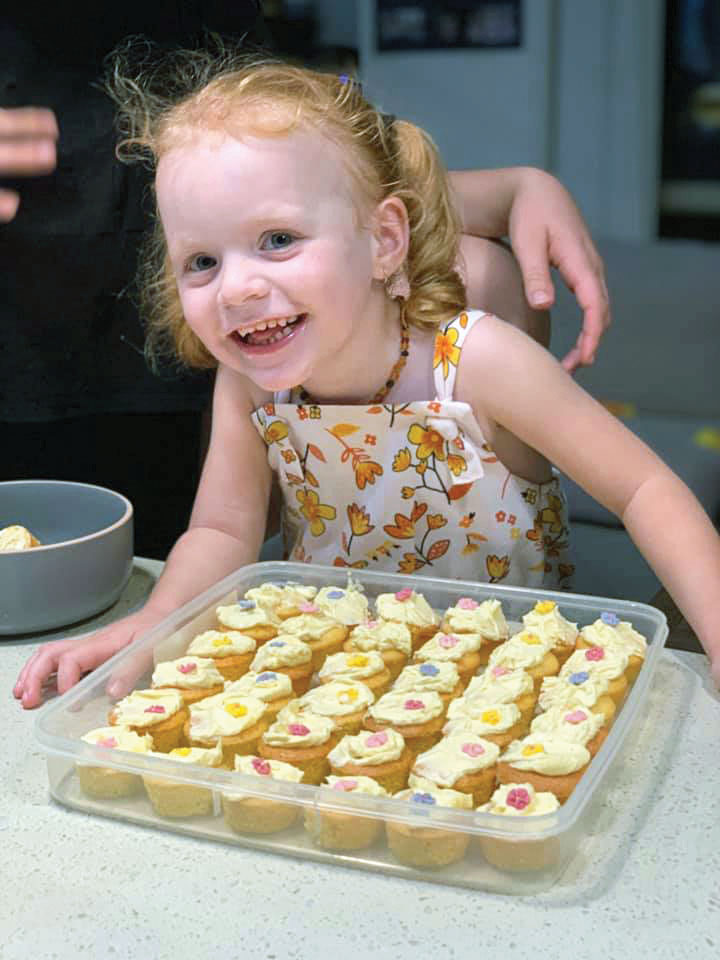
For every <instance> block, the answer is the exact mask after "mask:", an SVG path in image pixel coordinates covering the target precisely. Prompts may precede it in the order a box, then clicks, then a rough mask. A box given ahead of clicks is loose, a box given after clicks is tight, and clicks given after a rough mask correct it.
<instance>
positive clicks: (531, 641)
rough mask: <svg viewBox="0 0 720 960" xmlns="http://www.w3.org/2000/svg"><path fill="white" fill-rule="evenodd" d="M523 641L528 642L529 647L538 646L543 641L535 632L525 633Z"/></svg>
mask: <svg viewBox="0 0 720 960" xmlns="http://www.w3.org/2000/svg"><path fill="white" fill-rule="evenodd" d="M522 641H523V643H526V644H527V645H528V646H529V647H537V645H538V644H539V643H541V642H542V641H541V640H540V637H538V636H537V634H534V633H524V634H523V638H522Z"/></svg>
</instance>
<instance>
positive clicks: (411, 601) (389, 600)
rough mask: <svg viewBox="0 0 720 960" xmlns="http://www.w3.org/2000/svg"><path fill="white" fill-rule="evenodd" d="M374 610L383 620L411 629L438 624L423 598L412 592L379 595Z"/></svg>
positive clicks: (433, 612) (436, 618)
mask: <svg viewBox="0 0 720 960" xmlns="http://www.w3.org/2000/svg"><path fill="white" fill-rule="evenodd" d="M398 597H400V598H401V599H398ZM375 609H376V610H377V614H378V617H380V618H381V619H383V620H394V621H396V622H397V623H407V624H409V625H410V626H412V627H432V626H434V625H435V624H437V622H438V616H437V614H436V613H435V611H434V610H433V608H432V607H431V606H430V604H429V603H428V602H427V600H426V599H425V597H423V596H422V594H420V593H415V591H414V590H410V591H409V592H408V590H407V589H405V590H400V591H398V593H381V594H380V596H379V597H378V598H377V599H376V600H375Z"/></svg>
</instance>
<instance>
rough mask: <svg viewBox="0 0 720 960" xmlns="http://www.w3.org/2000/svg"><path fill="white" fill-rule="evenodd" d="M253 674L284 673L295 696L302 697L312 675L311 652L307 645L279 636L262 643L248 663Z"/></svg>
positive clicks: (295, 638)
mask: <svg viewBox="0 0 720 960" xmlns="http://www.w3.org/2000/svg"><path fill="white" fill-rule="evenodd" d="M250 670H251V671H253V673H266V672H272V673H284V674H285V675H286V676H287V677H289V678H290V683H291V684H292V688H293V691H294V693H295V695H296V696H298V697H299V696H302V694H303V693H305V691H306V690H307V688H308V687H309V686H310V680H311V679H312V675H313V659H312V650H311V649H310V647H309V646H308V644H307V643H303V641H302V640H298V639H297V637H291V636H289V635H287V634H281V635H280V636H278V637H276V638H275V639H274V640H269V641H268V642H267V643H264V644H263V645H262V646H261V647H260V649H259V650H258V652H257V653H256V654H255V656H254V657H253V659H252V661H251V663H250Z"/></svg>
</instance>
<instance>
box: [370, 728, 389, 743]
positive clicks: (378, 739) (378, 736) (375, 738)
mask: <svg viewBox="0 0 720 960" xmlns="http://www.w3.org/2000/svg"><path fill="white" fill-rule="evenodd" d="M387 742H388V735H387V734H386V733H385V731H384V730H381V731H380V733H373V734H371V735H370V736H369V737H368V738H367V740H366V741H365V746H366V747H382V746H383V745H384V744H386V743H387Z"/></svg>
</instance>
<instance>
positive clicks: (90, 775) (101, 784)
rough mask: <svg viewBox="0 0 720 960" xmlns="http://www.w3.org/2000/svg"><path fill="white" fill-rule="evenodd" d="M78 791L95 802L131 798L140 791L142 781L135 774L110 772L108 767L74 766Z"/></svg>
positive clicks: (119, 771)
mask: <svg viewBox="0 0 720 960" xmlns="http://www.w3.org/2000/svg"><path fill="white" fill-rule="evenodd" d="M76 770H77V775H78V779H79V781H80V789H81V790H82V792H83V793H84V794H85V795H86V796H88V797H92V798H93V799H95V800H118V799H120V798H121V797H131V796H133V795H134V794H136V793H139V792H140V790H141V789H142V779H141V778H140V776H139V775H138V774H136V773H125V771H123V770H112V769H110V768H109V767H93V766H88V765H86V764H77V766H76Z"/></svg>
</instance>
